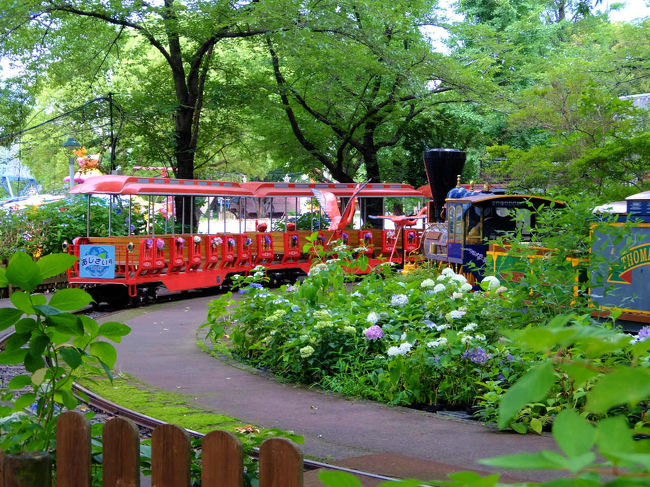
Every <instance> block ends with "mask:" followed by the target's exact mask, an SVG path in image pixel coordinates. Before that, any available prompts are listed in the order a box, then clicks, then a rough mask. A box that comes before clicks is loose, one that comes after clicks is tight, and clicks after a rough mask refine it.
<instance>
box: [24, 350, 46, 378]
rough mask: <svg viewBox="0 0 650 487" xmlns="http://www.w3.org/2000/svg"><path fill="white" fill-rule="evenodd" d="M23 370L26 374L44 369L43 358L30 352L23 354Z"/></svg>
mask: <svg viewBox="0 0 650 487" xmlns="http://www.w3.org/2000/svg"><path fill="white" fill-rule="evenodd" d="M24 364H25V370H27V372H32V373H34V372H36V371H37V370H38V369H42V368H43V367H45V360H43V357H42V356H41V355H34V354H32V353H31V352H29V351H28V352H27V353H26V354H25V360H24Z"/></svg>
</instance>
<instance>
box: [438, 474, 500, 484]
mask: <svg viewBox="0 0 650 487" xmlns="http://www.w3.org/2000/svg"><path fill="white" fill-rule="evenodd" d="M448 477H449V478H450V479H452V480H453V481H454V482H453V484H454V485H456V486H463V487H464V486H468V487H469V486H472V487H494V486H495V485H497V483H498V482H499V474H498V473H495V474H492V475H488V476H486V477H481V475H479V474H477V473H476V472H455V473H450V474H449V475H448ZM436 485H438V482H436Z"/></svg>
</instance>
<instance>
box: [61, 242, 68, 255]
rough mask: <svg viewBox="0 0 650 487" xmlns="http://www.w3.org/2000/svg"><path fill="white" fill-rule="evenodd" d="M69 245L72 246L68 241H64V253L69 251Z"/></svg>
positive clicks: (62, 245)
mask: <svg viewBox="0 0 650 487" xmlns="http://www.w3.org/2000/svg"><path fill="white" fill-rule="evenodd" d="M68 245H70V244H69V243H68V241H67V240H64V241H63V243H62V244H61V247H62V248H63V251H64V252H66V251H67V250H68Z"/></svg>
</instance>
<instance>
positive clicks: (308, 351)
mask: <svg viewBox="0 0 650 487" xmlns="http://www.w3.org/2000/svg"><path fill="white" fill-rule="evenodd" d="M313 353H314V347H312V346H311V345H307V346H305V347H302V348H301V349H300V356H301V357H302V358H307V357H310V356H311V355H312V354H313Z"/></svg>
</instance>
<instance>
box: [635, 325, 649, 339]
mask: <svg viewBox="0 0 650 487" xmlns="http://www.w3.org/2000/svg"><path fill="white" fill-rule="evenodd" d="M637 338H638V340H639V341H643V340H645V339H647V338H650V326H644V327H643V328H641V329H640V330H639V334H638V335H637Z"/></svg>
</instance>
